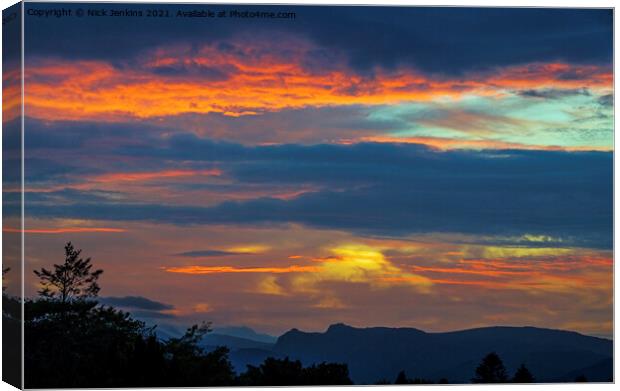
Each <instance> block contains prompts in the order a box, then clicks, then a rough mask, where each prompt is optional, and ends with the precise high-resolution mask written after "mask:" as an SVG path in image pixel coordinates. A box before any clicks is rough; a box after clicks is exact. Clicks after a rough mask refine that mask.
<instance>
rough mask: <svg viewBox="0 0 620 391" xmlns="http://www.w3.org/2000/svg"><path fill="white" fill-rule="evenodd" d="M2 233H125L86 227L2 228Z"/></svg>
mask: <svg viewBox="0 0 620 391" xmlns="http://www.w3.org/2000/svg"><path fill="white" fill-rule="evenodd" d="M2 231H3V232H14V233H21V232H24V233H27V234H52V235H54V234H64V233H79V232H106V233H116V232H125V231H126V230H124V229H122V228H88V227H78V228H49V229H25V230H21V229H18V228H10V227H3V228H2Z"/></svg>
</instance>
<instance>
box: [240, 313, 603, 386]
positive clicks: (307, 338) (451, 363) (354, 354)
mask: <svg viewBox="0 0 620 391" xmlns="http://www.w3.org/2000/svg"><path fill="white" fill-rule="evenodd" d="M612 345H613V344H612V341H610V340H607V339H603V338H597V337H590V336H586V335H582V334H579V333H576V332H572V331H563V330H552V329H543V328H536V327H485V328H477V329H469V330H461V331H453V332H444V333H427V332H424V331H422V330H418V329H414V328H388V327H371V328H355V327H351V326H347V325H344V324H335V325H332V326H330V327H329V328H328V329H327V331H325V332H323V333H318V332H303V331H300V330H297V329H292V330H290V331H288V332H286V333H285V334H283V335H282V336H280V337H279V338H278V340H277V342H276V343H275V345H273V346H272V347H271V348H269V347H268V346H263V347H259V346H252V347H250V348H240V349H235V348H232V347H231V361H232V362H233V365H234V367H235V369H236V370H237V371H239V370H244V369H245V366H246V365H247V364H251V365H256V363H259V362H261V361H263V360H264V359H265V358H266V357H270V356H271V357H277V358H283V357H290V358H291V359H296V360H300V361H301V362H302V363H303V364H304V365H311V364H315V363H321V362H324V361H325V362H341V363H346V364H348V366H349V371H350V375H351V379H352V380H353V381H354V382H355V383H357V384H372V383H375V382H377V381H379V380H381V379H394V378H395V377H396V375H397V374H398V373H399V372H400V371H401V370H405V371H406V372H407V374H408V375H409V376H415V377H419V378H425V379H430V380H432V381H438V380H439V379H441V378H446V379H448V380H449V381H450V382H451V383H469V382H470V379H471V377H472V374H473V373H474V371H475V369H476V366H477V365H478V364H479V362H480V360H481V359H482V358H483V357H484V356H485V355H486V354H487V353H489V352H492V351H493V352H497V354H498V355H499V356H500V357H501V358H502V360H503V362H504V364H505V365H506V368H507V370H508V372H509V373H514V371H515V370H516V369H517V367H518V366H519V365H521V364H522V363H525V364H526V365H527V367H528V368H529V369H530V371H531V372H532V374H533V375H534V376H535V377H536V380H537V381H538V382H557V381H573V380H574V378H575V377H576V376H579V375H582V374H583V375H584V376H586V377H587V379H588V380H589V381H609V380H610V379H612V378H613V371H612V368H613V365H611V363H612V357H613V346H612Z"/></svg>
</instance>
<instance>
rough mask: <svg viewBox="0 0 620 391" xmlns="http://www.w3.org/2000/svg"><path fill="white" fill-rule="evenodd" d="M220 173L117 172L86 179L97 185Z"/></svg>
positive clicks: (184, 171)
mask: <svg viewBox="0 0 620 391" xmlns="http://www.w3.org/2000/svg"><path fill="white" fill-rule="evenodd" d="M220 175H222V171H220V170H217V169H212V170H164V171H152V172H119V173H109V174H103V175H98V176H94V177H90V178H87V180H88V181H91V182H97V183H115V182H126V181H131V182H136V181H150V180H154V179H168V178H182V177H193V176H220Z"/></svg>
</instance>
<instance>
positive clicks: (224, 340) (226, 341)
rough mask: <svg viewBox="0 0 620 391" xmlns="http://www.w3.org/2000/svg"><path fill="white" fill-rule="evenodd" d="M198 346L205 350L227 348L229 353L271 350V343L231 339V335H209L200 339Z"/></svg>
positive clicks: (237, 338) (238, 338)
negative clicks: (248, 350)
mask: <svg viewBox="0 0 620 391" xmlns="http://www.w3.org/2000/svg"><path fill="white" fill-rule="evenodd" d="M200 345H201V346H203V347H206V348H215V347H217V346H227V347H228V348H229V349H230V350H231V351H234V350H239V349H263V350H271V349H273V346H274V344H273V343H266V342H260V341H255V340H252V339H248V338H240V337H233V336H231V335H224V334H216V333H209V334H207V335H205V336H204V337H203V338H202V341H200Z"/></svg>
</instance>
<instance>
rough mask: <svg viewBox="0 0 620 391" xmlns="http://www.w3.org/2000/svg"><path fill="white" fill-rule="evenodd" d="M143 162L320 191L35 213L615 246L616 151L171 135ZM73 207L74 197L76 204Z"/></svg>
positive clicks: (85, 205) (136, 151) (55, 207)
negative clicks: (268, 142) (440, 148)
mask: <svg viewBox="0 0 620 391" xmlns="http://www.w3.org/2000/svg"><path fill="white" fill-rule="evenodd" d="M123 152H124V153H127V154H132V155H134V156H135V155H141V156H144V157H146V156H150V157H156V158H165V159H166V160H168V161H174V160H175V159H183V161H187V160H192V159H194V160H201V159H202V160H205V159H206V160H208V161H209V162H214V161H215V162H220V164H221V165H222V167H223V168H224V169H225V172H226V175H228V176H230V177H231V178H234V179H235V181H236V182H238V183H245V184H258V185H263V186H265V187H269V186H271V185H281V184H288V185H292V186H297V185H300V186H301V185H315V187H316V188H317V190H316V191H314V192H310V193H306V194H302V195H300V196H298V197H297V198H293V199H290V200H282V199H275V198H269V197H262V198H255V199H252V200H248V201H227V202H223V203H220V204H218V205H215V206H204V207H203V206H199V205H193V206H180V205H163V204H162V205H160V204H154V203H123V202H110V201H108V202H84V201H79V202H73V203H71V202H68V203H65V204H59V203H57V202H56V203H49V204H45V203H43V204H37V205H33V206H32V207H31V208H30V209H29V210H30V211H31V213H33V215H36V216H39V217H64V218H84V219H97V220H120V221H133V220H146V221H155V222H165V223H173V224H180V225H184V224H254V225H261V224H287V223H300V224H305V225H308V226H312V227H319V228H329V229H340V230H347V231H351V232H355V233H359V234H371V235H388V236H403V235H408V234H413V233H425V232H447V233H467V234H485V235H521V234H525V233H529V234H544V235H550V236H554V237H561V238H563V239H564V240H565V242H564V245H566V243H567V242H570V243H572V244H574V245H583V246H592V247H605V248H608V247H609V246H611V244H612V237H611V235H612V215H613V214H612V210H613V209H612V207H613V200H612V194H613V192H612V175H613V169H612V168H613V165H612V159H613V155H612V153H604V152H559V151H521V150H519V151H517V150H489V151H483V152H475V151H451V152H437V151H434V150H431V149H429V148H427V147H424V146H421V145H410V144H375V143H365V144H356V145H313V146H299V145H274V146H257V147H247V146H242V145H239V144H232V143H222V142H213V141H211V140H206V139H200V138H198V137H196V136H190V135H183V136H174V137H171V138H169V139H167V140H165V141H164V142H163V144H160V146H159V147H148V148H147V147H144V148H139V147H135V148H127V149H124V150H123ZM69 201H70V200H69Z"/></svg>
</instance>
